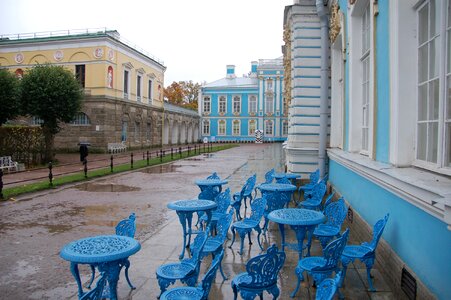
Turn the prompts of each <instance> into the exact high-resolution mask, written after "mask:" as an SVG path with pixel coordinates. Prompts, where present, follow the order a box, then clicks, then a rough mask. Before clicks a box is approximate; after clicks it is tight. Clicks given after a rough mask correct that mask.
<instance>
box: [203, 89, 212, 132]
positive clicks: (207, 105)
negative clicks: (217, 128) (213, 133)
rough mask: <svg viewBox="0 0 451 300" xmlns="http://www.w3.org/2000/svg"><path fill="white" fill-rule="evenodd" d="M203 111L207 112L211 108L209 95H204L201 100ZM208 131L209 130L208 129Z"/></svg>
mask: <svg viewBox="0 0 451 300" xmlns="http://www.w3.org/2000/svg"><path fill="white" fill-rule="evenodd" d="M203 104H204V105H203V112H204V113H209V112H210V109H211V98H210V96H205V97H204V101H203ZM209 131H210V130H209Z"/></svg>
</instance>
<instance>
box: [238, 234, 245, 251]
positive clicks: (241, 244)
mask: <svg viewBox="0 0 451 300" xmlns="http://www.w3.org/2000/svg"><path fill="white" fill-rule="evenodd" d="M238 233H239V235H240V239H241V241H240V255H243V246H244V239H245V238H246V232H243V231H238Z"/></svg>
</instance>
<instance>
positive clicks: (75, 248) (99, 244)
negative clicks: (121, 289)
mask: <svg viewBox="0 0 451 300" xmlns="http://www.w3.org/2000/svg"><path fill="white" fill-rule="evenodd" d="M139 249H141V245H140V244H139V242H138V241H137V240H135V239H133V238H130V237H127V236H120V235H100V236H93V237H87V238H83V239H80V240H76V241H73V242H70V243H68V244H67V245H65V246H64V247H63V249H62V250H61V253H60V256H61V258H63V259H65V260H67V261H70V270H71V272H72V275H73V276H74V278H75V280H76V281H77V286H78V297H79V298H81V297H82V296H83V288H82V285H81V280H80V273H79V271H78V264H89V265H94V266H95V267H97V268H98V269H99V271H100V272H101V273H102V272H104V273H105V276H106V277H107V281H108V286H109V296H110V297H109V298H110V299H113V300H116V299H117V282H118V280H119V273H120V271H121V269H122V267H123V266H125V265H126V262H127V261H128V257H129V256H130V255H133V254H135V253H136V252H138V251H139Z"/></svg>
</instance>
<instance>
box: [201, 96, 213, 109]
mask: <svg viewBox="0 0 451 300" xmlns="http://www.w3.org/2000/svg"><path fill="white" fill-rule="evenodd" d="M205 98H208V99H210V100H209V102H210V105H209V107H208V108H209V109H208V111H207V110H205ZM202 112H204V113H211V95H203V96H202Z"/></svg>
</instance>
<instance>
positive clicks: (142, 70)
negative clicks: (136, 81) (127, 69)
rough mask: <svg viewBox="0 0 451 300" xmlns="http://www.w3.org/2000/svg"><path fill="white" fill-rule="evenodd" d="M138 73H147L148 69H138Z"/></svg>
mask: <svg viewBox="0 0 451 300" xmlns="http://www.w3.org/2000/svg"><path fill="white" fill-rule="evenodd" d="M136 72H137V73H140V74H146V71H145V70H144V69H143V68H139V69H136Z"/></svg>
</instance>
